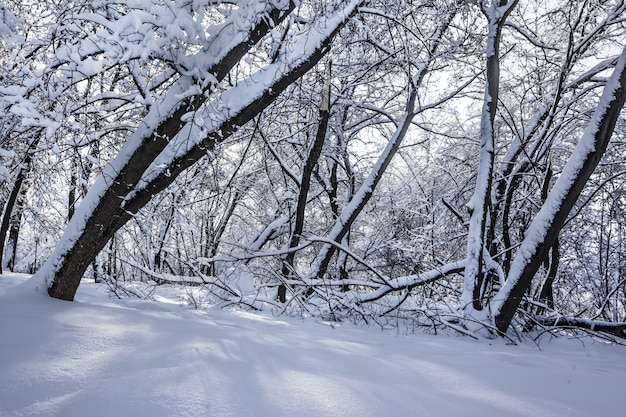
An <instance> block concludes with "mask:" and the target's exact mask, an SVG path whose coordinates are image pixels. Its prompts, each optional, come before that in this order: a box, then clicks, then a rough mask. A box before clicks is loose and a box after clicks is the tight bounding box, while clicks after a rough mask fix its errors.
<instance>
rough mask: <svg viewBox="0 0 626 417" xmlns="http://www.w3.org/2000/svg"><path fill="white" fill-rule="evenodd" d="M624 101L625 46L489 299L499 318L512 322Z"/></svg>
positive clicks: (502, 324)
mask: <svg viewBox="0 0 626 417" xmlns="http://www.w3.org/2000/svg"><path fill="white" fill-rule="evenodd" d="M625 101H626V48H624V50H623V51H622V53H621V55H620V57H619V60H618V62H617V65H616V66H615V69H614V71H613V74H612V75H611V77H610V78H609V81H608V82H607V84H606V86H605V88H604V92H603V94H602V96H601V98H600V101H599V103H598V105H597V107H596V110H595V112H594V114H593V117H592V118H591V121H590V122H589V125H588V126H587V128H586V129H585V131H584V133H583V135H582V137H581V138H580V140H579V141H578V143H577V145H576V147H575V148H574V151H573V153H572V155H571V156H570V158H569V159H568V161H567V164H566V165H565V167H564V168H563V171H562V173H561V175H560V176H559V178H558V180H557V181H556V183H555V184H554V186H553V187H552V189H551V190H550V192H549V193H548V196H547V198H546V201H545V202H544V203H543V205H542V207H541V209H540V210H539V212H538V213H537V215H536V216H535V217H534V219H533V221H532V223H531V224H530V226H529V227H528V230H527V231H526V234H525V237H524V240H523V241H522V243H521V245H520V247H519V249H518V251H517V253H516V255H515V257H514V258H513V261H512V264H511V270H510V273H509V275H508V277H507V280H506V283H505V285H504V286H503V287H502V288H501V289H500V291H498V293H497V294H496V295H495V296H494V297H493V299H492V300H491V302H490V310H491V312H492V314H493V317H494V321H495V324H496V326H497V328H498V330H499V331H500V332H502V333H504V332H506V330H507V329H508V328H509V326H510V324H511V321H512V319H513V316H514V314H515V311H516V310H517V307H518V306H519V303H520V302H521V300H522V297H523V295H524V292H525V291H526V290H527V289H528V287H529V286H530V284H531V281H532V279H533V277H534V276H535V273H536V272H537V270H538V269H539V267H540V266H541V264H542V263H543V261H544V259H545V258H546V256H547V255H548V252H549V250H550V248H551V247H552V246H553V245H554V243H555V242H556V240H557V239H558V236H559V232H560V231H561V228H562V227H563V224H564V223H565V221H566V219H567V216H568V215H569V213H570V211H571V209H572V207H573V206H574V204H575V203H576V200H577V199H578V196H579V195H580V193H581V191H582V190H583V188H584V186H585V184H586V183H587V181H588V180H589V177H590V176H591V174H592V173H593V171H594V169H595V168H596V166H597V165H598V163H599V162H600V159H601V158H602V155H603V154H604V152H605V150H606V147H607V145H608V143H609V140H610V139H611V136H612V135H613V131H614V129H615V124H616V123H617V119H618V117H619V115H620V112H621V110H622V108H623V106H624V102H625Z"/></svg>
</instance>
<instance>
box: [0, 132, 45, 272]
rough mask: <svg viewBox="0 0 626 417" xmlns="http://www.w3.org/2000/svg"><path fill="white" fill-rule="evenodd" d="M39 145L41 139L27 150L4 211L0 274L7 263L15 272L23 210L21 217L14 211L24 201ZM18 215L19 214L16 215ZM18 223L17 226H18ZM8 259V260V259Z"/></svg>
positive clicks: (0, 229) (0, 227) (0, 240)
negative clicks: (24, 183) (31, 167)
mask: <svg viewBox="0 0 626 417" xmlns="http://www.w3.org/2000/svg"><path fill="white" fill-rule="evenodd" d="M38 143H39V138H37V139H34V140H33V141H32V142H31V143H30V145H29V146H28V149H27V150H26V156H25V157H24V160H23V161H22V164H21V167H20V170H19V171H18V173H17V177H16V178H15V182H14V183H13V188H12V189H11V193H10V194H9V198H8V199H7V202H6V204H5V205H4V211H3V213H2V224H1V225H0V274H1V273H2V267H3V265H4V264H5V262H8V265H9V269H10V270H13V266H14V264H15V251H16V249H17V239H18V236H19V229H20V227H19V223H20V222H21V213H22V211H21V209H19V216H14V209H15V207H16V204H17V205H19V203H20V197H21V198H22V199H23V196H24V194H25V191H24V190H22V184H23V182H24V179H25V178H26V176H27V175H28V172H29V171H30V164H31V161H32V151H33V149H34V148H35V147H36V146H37V144H38ZM15 214H18V213H15ZM16 222H17V225H16ZM9 228H10V229H11V236H10V239H9V242H8V243H9V245H8V247H7V248H8V249H10V251H9V252H10V253H7V254H5V250H4V249H5V242H6V240H7V233H8V232H9ZM7 258H8V259H7Z"/></svg>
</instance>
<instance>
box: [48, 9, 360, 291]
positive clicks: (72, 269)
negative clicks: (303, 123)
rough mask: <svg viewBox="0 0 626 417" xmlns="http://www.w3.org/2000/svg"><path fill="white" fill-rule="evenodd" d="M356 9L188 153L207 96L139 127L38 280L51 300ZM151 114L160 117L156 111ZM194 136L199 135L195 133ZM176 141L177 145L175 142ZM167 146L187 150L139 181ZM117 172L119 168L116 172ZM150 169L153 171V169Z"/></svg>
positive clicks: (230, 58) (217, 68) (255, 33)
mask: <svg viewBox="0 0 626 417" xmlns="http://www.w3.org/2000/svg"><path fill="white" fill-rule="evenodd" d="M357 4H358V2H353V3H352V4H351V6H350V7H351V10H350V11H349V12H348V13H346V14H345V15H343V14H342V15H341V19H338V20H337V21H336V22H334V23H335V24H336V26H333V27H331V28H329V29H328V30H327V31H326V32H324V34H325V36H326V37H325V38H323V39H322V40H321V41H320V42H319V43H318V44H315V46H311V49H310V50H307V55H306V57H303V58H302V59H301V60H295V61H296V62H292V61H294V59H293V57H286V58H284V61H281V64H282V66H281V68H284V69H285V72H284V73H281V74H280V75H279V74H276V76H277V78H276V79H274V81H273V82H272V83H268V84H267V85H264V88H265V89H264V91H262V93H261V95H260V96H257V97H251V98H250V99H249V101H247V102H246V104H242V106H243V107H241V108H239V109H237V110H236V111H235V113H234V114H232V115H230V116H229V117H227V118H225V119H223V120H222V122H219V123H218V124H217V125H215V126H214V127H212V129H211V130H210V132H208V133H204V135H203V136H202V137H201V138H200V139H199V140H197V141H193V140H192V141H191V142H190V144H189V147H188V148H187V147H186V146H187V143H183V144H181V143H180V140H191V137H190V138H187V139H185V138H180V137H179V135H178V134H179V132H181V131H183V132H186V133H191V131H192V130H193V129H194V127H193V126H191V125H189V123H185V122H183V116H184V115H185V114H187V113H188V112H189V111H190V110H199V109H200V108H201V106H202V105H203V104H204V102H205V101H206V95H205V94H200V95H197V96H194V97H193V98H191V99H188V100H186V101H185V102H183V103H181V104H180V105H179V106H178V107H177V108H176V109H174V111H173V112H172V113H170V115H169V116H168V117H166V118H165V119H161V120H162V121H161V122H160V123H158V125H157V126H156V128H155V129H152V130H150V129H149V124H145V123H142V125H141V126H140V127H139V128H138V130H137V133H136V135H137V136H138V138H137V139H139V141H140V145H139V146H138V147H137V148H136V149H135V150H134V151H133V152H131V153H130V155H129V156H126V157H125V156H124V155H122V156H120V157H119V160H117V158H116V161H114V163H113V166H112V168H111V170H112V171H113V174H114V175H113V178H111V177H110V175H111V171H107V170H105V172H104V174H103V175H102V177H101V182H102V183H104V184H107V186H106V188H105V191H104V193H103V194H102V195H100V196H98V195H97V194H98V193H99V191H98V190H97V188H96V190H95V191H94V194H95V198H90V197H93V196H90V195H88V196H87V197H86V198H85V201H84V202H83V204H82V205H81V207H82V206H84V205H85V203H86V204H94V202H93V201H92V200H95V204H94V207H93V208H92V207H89V206H87V207H86V208H85V210H86V211H87V212H88V213H87V215H86V216H84V218H82V219H80V220H79V221H80V222H82V224H81V223H79V222H78V221H77V222H76V223H73V224H72V223H71V224H70V225H68V230H66V234H68V238H67V240H69V244H67V247H65V245H66V243H63V238H62V243H63V244H62V245H60V246H61V247H57V250H55V252H54V253H53V255H52V256H51V257H50V258H49V259H48V261H47V263H46V265H45V266H44V267H43V268H42V270H41V271H40V274H38V275H43V278H44V279H46V281H48V283H49V288H48V292H49V294H50V295H51V296H52V297H55V298H59V299H63V300H73V298H74V294H75V293H76V290H77V288H78V285H79V283H80V279H81V277H82V275H83V274H84V272H85V270H86V269H87V267H88V265H89V264H90V263H91V261H92V260H93V259H94V258H95V256H96V255H97V254H98V252H100V250H101V249H102V248H103V247H104V245H106V242H107V241H108V240H109V239H110V238H111V237H112V236H113V235H114V233H115V232H116V231H117V230H118V229H119V228H120V227H122V226H123V225H124V224H125V223H126V222H127V221H128V220H129V219H130V218H131V216H132V215H133V214H134V213H136V212H137V211H138V210H139V209H141V208H142V207H143V206H145V204H147V203H148V201H150V199H151V197H152V196H153V195H155V194H157V193H158V192H160V191H162V190H163V189H165V188H166V187H167V186H168V185H169V184H171V183H172V182H173V181H174V180H175V179H176V177H177V176H178V175H180V173H181V172H183V171H184V170H185V169H187V168H188V167H190V166H191V165H193V164H194V163H195V162H197V161H198V160H200V159H201V158H202V157H204V156H205V155H206V153H207V152H210V151H211V150H212V149H213V148H214V146H215V145H216V144H217V143H219V142H221V141H223V140H224V139H225V138H228V137H229V136H230V135H231V134H232V133H233V132H234V131H235V130H236V129H237V128H238V127H239V126H241V125H243V124H245V123H247V122H248V121H249V120H251V119H252V118H253V117H255V116H256V115H257V114H258V113H259V112H260V111H262V110H263V109H264V108H265V107H266V106H268V105H269V104H270V103H271V102H272V101H273V100H274V99H275V98H276V97H277V95H278V94H280V93H281V92H282V91H283V90H285V89H286V88H287V87H288V86H289V85H291V84H292V83H293V82H294V81H295V80H296V79H298V78H299V77H301V76H302V75H303V74H304V73H306V72H307V71H308V70H309V69H311V68H312V67H313V66H314V65H315V64H316V63H317V62H318V61H319V59H320V58H321V57H322V56H323V55H324V54H325V53H326V51H327V50H328V46H329V44H330V41H331V40H332V38H333V37H334V35H335V34H336V33H337V32H338V31H339V29H340V28H341V27H342V26H343V24H345V22H346V20H347V19H348V18H349V17H350V16H351V15H352V13H353V12H355V11H356V6H357ZM293 7H294V6H293V3H290V6H289V9H287V10H278V9H274V10H273V11H272V13H269V16H270V17H271V18H272V19H269V18H268V16H267V15H264V16H261V17H259V23H258V24H257V25H256V26H254V27H253V28H252V29H251V31H250V33H249V36H248V38H247V39H246V40H245V41H244V42H241V43H240V44H238V45H236V46H235V47H234V48H232V49H231V50H229V51H227V53H226V54H225V55H224V58H223V59H222V60H220V62H218V63H215V64H214V66H213V67H212V68H213V69H212V71H210V72H212V73H214V74H216V78H217V79H218V80H220V79H223V78H224V77H225V76H226V74H227V73H228V72H229V71H230V69H231V68H232V67H233V66H234V65H235V64H236V63H237V62H238V60H239V59H240V58H241V57H243V55H245V52H247V51H248V50H249V48H250V47H251V45H252V44H254V43H256V41H258V40H259V39H260V38H261V37H262V36H263V35H264V34H266V33H267V32H268V31H269V29H270V26H273V25H275V24H276V23H277V22H279V21H281V20H283V19H284V18H285V17H286V16H287V15H288V14H289V12H290V11H291V10H292V9H293ZM334 17H336V16H334ZM270 20H272V21H270ZM276 68H278V67H276ZM233 88H236V87H233ZM242 88H243V87H242ZM168 94H169V93H168ZM205 110H206V111H209V110H207V109H205ZM155 111H156V112H157V113H158V110H155ZM209 116H210V114H209V115H207V117H209ZM146 128H148V133H147V134H146V133H144V132H142V130H143V129H146ZM185 129H187V130H185ZM195 133H199V132H197V131H196V132H195ZM177 135H178V139H179V140H178V141H177V140H176V138H177ZM172 143H174V145H172ZM168 145H169V146H170V150H171V147H173V146H175V145H185V149H183V150H180V149H175V150H174V151H173V152H174V156H173V157H172V158H171V159H169V160H168V164H167V167H165V169H161V170H160V171H159V170H158V169H157V173H156V174H154V175H152V173H148V174H147V175H148V178H147V179H144V180H142V176H144V173H146V172H147V171H150V169H149V168H151V165H152V164H153V162H154V160H155V159H157V157H158V156H159V155H160V154H161V153H162V152H163V151H164V150H165V149H166V147H168ZM116 166H119V167H120V168H116ZM157 168H159V169H160V168H162V167H157ZM152 169H156V168H155V167H152ZM138 184H139V185H138ZM90 193H91V191H90ZM78 214H79V212H78V211H77V215H76V216H75V217H79V216H78ZM81 214H84V213H81ZM75 229H78V230H75ZM74 236H75V237H74ZM51 275H52V276H51Z"/></svg>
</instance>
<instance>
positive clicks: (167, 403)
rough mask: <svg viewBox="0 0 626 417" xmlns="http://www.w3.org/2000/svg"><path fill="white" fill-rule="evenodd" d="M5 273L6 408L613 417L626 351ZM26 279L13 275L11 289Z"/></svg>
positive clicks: (43, 412) (0, 401) (18, 411)
mask: <svg viewBox="0 0 626 417" xmlns="http://www.w3.org/2000/svg"><path fill="white" fill-rule="evenodd" d="M26 278H27V277H24V276H16V275H10V276H0V293H1V294H2V295H0V334H1V337H0V353H1V354H0V416H2V417H8V416H64V417H69V416H134V417H138V416H150V417H154V416H216V417H218V416H219V417H222V416H268V417H269V416H271V417H278V416H324V417H330V416H359V417H368V416H372V417H373V416H481V417H485V416H527V417H531V416H532V417H538V416H564V417H577V416H580V417H583V416H618V415H623V414H622V413H623V394H624V377H625V376H626V361H625V360H624V359H625V358H626V349H625V348H624V347H620V346H612V345H607V344H604V343H601V342H594V341H593V340H591V339H584V340H582V341H581V340H574V339H566V338H560V339H557V340H551V341H548V340H544V341H543V342H542V343H541V345H540V346H539V347H537V346H535V345H531V344H526V345H524V344H523V345H518V346H512V345H507V344H505V343H504V342H503V341H500V340H497V341H478V342H476V341H470V340H467V339H464V338H456V337H451V336H445V335H443V336H428V335H423V334H419V333H418V334H409V335H398V334H395V333H388V332H381V331H380V330H377V329H375V328H363V327H355V326H352V325H348V324H346V325H343V326H340V327H336V328H331V327H329V326H325V325H322V324H319V323H316V322H314V321H307V320H299V319H294V318H286V317H272V316H270V315H267V314H265V315H263V314H252V313H247V312H230V311H224V310H215V309H213V310H208V311H199V310H193V309H190V308H189V307H188V306H181V305H180V303H179V302H178V301H177V300H175V299H173V300H172V299H170V300H167V299H165V298H163V299H161V300H160V302H150V301H131V300H123V301H120V300H112V299H109V298H108V297H107V296H106V293H105V289H104V288H102V287H99V286H97V285H95V284H87V283H85V284H83V285H82V286H81V288H80V290H79V293H78V297H77V301H76V302H74V303H68V302H63V301H58V300H54V299H51V298H49V297H47V295H45V294H42V292H41V291H39V292H37V291H35V290H34V289H33V285H32V283H30V282H27V283H26V284H21V283H22V282H24V281H26ZM17 284H21V285H17Z"/></svg>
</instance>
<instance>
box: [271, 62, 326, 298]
mask: <svg viewBox="0 0 626 417" xmlns="http://www.w3.org/2000/svg"><path fill="white" fill-rule="evenodd" d="M327 72H328V73H327V77H328V78H327V79H326V83H325V85H324V87H323V89H322V101H321V103H320V108H319V114H318V123H317V133H316V134H315V139H314V140H313V146H311V150H310V151H309V156H308V157H307V160H306V163H305V164H304V168H303V170H302V178H301V179H300V193H299V194H298V202H297V204H296V217H295V221H294V227H293V230H292V232H291V239H290V241H289V249H293V248H295V247H297V246H298V245H299V244H300V237H301V235H302V231H303V229H304V217H305V216H304V213H305V210H306V202H307V198H308V195H309V188H310V186H311V176H312V174H313V170H314V168H315V166H316V165H317V162H318V161H319V159H320V155H321V154H322V147H323V146H324V141H325V139H326V133H327V131H328V119H329V118H330V82H331V69H330V62H329V63H328V69H327ZM295 256H296V253H295V251H288V252H287V255H286V256H285V260H284V261H283V267H282V269H281V275H282V276H283V278H284V279H288V278H289V276H290V275H291V273H292V271H293V264H294V260H295ZM278 301H280V302H281V303H284V302H286V301H287V286H286V285H285V284H280V285H279V286H278Z"/></svg>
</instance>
